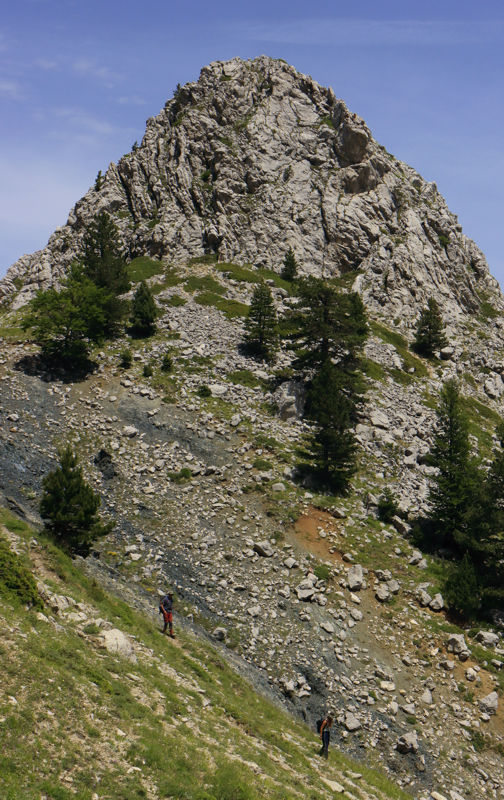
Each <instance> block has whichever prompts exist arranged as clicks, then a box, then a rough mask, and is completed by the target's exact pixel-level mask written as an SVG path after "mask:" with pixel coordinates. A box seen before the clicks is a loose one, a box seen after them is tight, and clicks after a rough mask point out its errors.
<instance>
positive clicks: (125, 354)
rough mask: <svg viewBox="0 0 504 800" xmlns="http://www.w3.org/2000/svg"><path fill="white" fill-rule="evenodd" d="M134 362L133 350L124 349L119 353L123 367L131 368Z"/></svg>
mask: <svg viewBox="0 0 504 800" xmlns="http://www.w3.org/2000/svg"><path fill="white" fill-rule="evenodd" d="M132 363H133V356H132V354H131V350H123V351H122V352H121V353H120V355H119V365H120V366H121V367H122V368H123V369H129V368H130V367H131V364H132Z"/></svg>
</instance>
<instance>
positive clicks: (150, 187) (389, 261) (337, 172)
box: [0, 56, 504, 319]
mask: <svg viewBox="0 0 504 800" xmlns="http://www.w3.org/2000/svg"><path fill="white" fill-rule="evenodd" d="M102 210H105V211H107V212H108V213H109V214H111V215H112V217H113V218H114V220H115V221H116V223H117V225H118V227H119V229H120V232H121V236H122V240H123V243H124V249H125V252H126V253H127V256H128V257H129V258H134V257H135V256H138V255H144V254H146V255H149V256H151V257H154V258H159V259H161V260H166V261H167V262H169V263H172V264H175V265H176V264H182V263H187V261H188V260H190V259H191V258H194V257H197V256H202V255H204V254H216V255H217V257H218V259H219V261H233V262H235V263H239V264H240V263H241V264H243V263H253V264H256V265H263V266H268V267H273V268H277V269H278V268H279V266H280V264H281V263H282V260H283V257H284V255H285V252H286V250H287V249H288V247H292V248H293V250H294V251H295V253H296V256H297V258H298V261H299V263H300V267H301V271H302V272H304V273H312V274H317V275H321V274H322V275H324V276H327V277H330V276H339V275H341V274H343V273H348V272H350V273H354V274H355V281H354V288H355V289H356V290H358V291H359V292H360V293H361V295H362V296H363V299H364V301H365V302H366V303H367V304H368V305H370V306H371V307H373V306H374V307H375V308H377V309H380V308H382V307H384V306H386V307H387V309H388V310H390V313H392V314H394V315H400V316H401V317H403V318H404V319H407V318H408V317H410V318H413V317H416V315H417V313H418V308H419V306H421V305H423V304H425V302H426V300H427V298H428V297H429V296H432V295H434V294H435V296H436V297H437V298H438V299H439V300H440V301H441V302H442V304H443V306H444V310H445V313H447V314H449V315H450V317H452V318H453V317H458V316H459V315H460V314H463V313H465V312H471V311H475V310H476V309H477V308H478V307H479V305H480V302H481V300H482V299H484V297H485V296H487V295H488V293H489V292H490V293H491V294H492V295H495V297H494V298H493V302H494V304H495V305H497V306H498V307H500V308H502V307H504V304H503V300H502V298H501V295H500V293H499V290H498V285H497V283H496V281H495V280H494V279H493V278H492V277H491V276H490V273H489V271H488V266H487V264H486V260H485V258H484V256H483V254H482V253H481V251H480V250H479V249H478V248H477V246H476V245H475V244H474V242H472V241H471V240H469V239H467V238H466V237H465V236H464V235H463V233H462V229H461V226H460V225H459V224H458V221H457V218H456V217H455V215H453V214H452V213H451V212H450V211H449V210H448V208H447V206H446V203H445V202H444V200H443V198H442V197H441V196H440V194H439V192H438V191H437V188H436V185H435V184H433V183H428V182H426V181H424V180H423V179H422V177H421V176H420V175H419V174H418V173H416V172H415V170H413V169H412V168H411V167H409V166H407V165H406V164H403V163H401V162H399V161H398V160H397V159H395V158H394V157H393V156H392V155H390V153H388V152H387V151H386V150H385V149H384V147H382V146H381V145H379V144H378V143H377V142H376V141H375V140H374V139H373V138H372V136H371V133H370V131H369V129H368V128H367V126H366V125H365V123H364V122H363V120H362V119H360V118H359V117H358V116H357V115H356V114H354V113H352V112H351V111H349V110H348V109H347V107H346V105H345V104H344V102H343V101H342V100H339V99H337V98H336V96H335V94H334V92H333V91H332V89H330V88H329V89H327V88H324V87H322V86H320V85H319V84H318V83H316V81H314V80H313V79H312V78H310V77H309V76H307V75H303V74H301V73H299V72H297V71H296V70H295V69H294V68H293V67H291V66H289V65H288V64H286V63H285V62H283V61H281V60H277V59H272V58H269V57H267V56H260V57H259V58H256V59H253V60H250V61H245V60H242V59H239V58H234V59H232V60H230V61H215V62H213V63H212V64H210V65H208V66H206V67H204V68H203V70H202V71H201V75H200V77H199V80H198V81H197V82H194V83H188V84H186V85H185V86H183V87H178V88H177V90H176V91H175V94H174V97H173V99H172V100H170V101H168V102H167V104H166V105H165V107H164V109H163V110H162V111H161V112H160V114H158V115H157V116H156V117H152V118H150V119H149V120H148V121H147V126H146V132H145V135H144V138H143V141H142V143H141V145H140V146H139V147H134V148H133V150H132V151H131V152H130V153H129V154H127V155H125V156H123V157H122V158H121V159H120V160H119V161H118V163H117V164H111V165H110V166H109V168H108V170H107V171H106V174H105V175H104V178H103V181H102V182H101V185H100V186H98V187H94V188H92V189H90V190H89V192H88V193H87V194H86V195H85V196H84V197H83V198H81V200H79V201H78V202H77V203H76V205H75V206H74V208H73V209H72V210H71V212H70V214H69V217H68V221H67V223H66V225H64V226H63V227H61V228H58V229H57V230H56V231H55V233H54V234H53V235H52V236H51V238H50V239H49V242H48V245H47V247H46V248H44V249H43V250H41V251H38V252H37V253H34V254H32V255H29V256H23V257H22V258H21V259H19V261H17V262H16V263H15V264H14V265H13V266H12V267H11V268H10V270H9V272H8V274H7V276H6V278H5V279H4V280H3V281H2V282H0V297H2V295H3V296H4V297H9V298H12V297H13V295H14V294H15V293H16V291H17V289H16V284H17V285H18V286H19V284H22V285H23V288H22V289H21V291H20V292H19V293H18V294H17V296H16V297H15V299H14V305H15V306H17V307H19V306H21V305H23V304H24V303H25V302H27V301H28V300H29V299H30V297H31V296H32V295H33V293H34V291H36V290H37V289H38V288H40V287H47V286H49V285H51V284H52V283H54V282H58V281H59V280H60V279H61V278H62V277H63V276H64V275H65V273H66V271H67V269H68V267H69V265H70V264H71V262H72V261H73V260H75V259H76V258H78V257H79V254H80V252H81V248H82V239H83V236H84V233H85V230H86V228H87V226H88V225H89V223H90V221H91V219H92V218H93V217H94V216H95V215H96V213H98V212H99V211H102ZM16 279H17V280H16ZM14 281H15V283H14Z"/></svg>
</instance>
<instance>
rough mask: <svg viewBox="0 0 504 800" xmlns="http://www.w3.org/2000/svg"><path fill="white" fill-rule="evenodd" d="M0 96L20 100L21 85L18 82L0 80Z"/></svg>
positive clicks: (21, 95)
mask: <svg viewBox="0 0 504 800" xmlns="http://www.w3.org/2000/svg"><path fill="white" fill-rule="evenodd" d="M0 96H2V97H8V98H10V99H11V100H21V99H22V97H23V90H22V87H21V84H20V83H19V82H18V81H13V80H8V79H3V78H0Z"/></svg>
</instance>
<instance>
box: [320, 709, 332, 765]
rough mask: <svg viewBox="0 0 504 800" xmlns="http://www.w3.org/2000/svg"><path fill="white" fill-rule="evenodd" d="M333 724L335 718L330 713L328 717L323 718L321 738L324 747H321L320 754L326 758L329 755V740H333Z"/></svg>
mask: <svg viewBox="0 0 504 800" xmlns="http://www.w3.org/2000/svg"><path fill="white" fill-rule="evenodd" d="M332 724H333V718H332V717H331V715H330V714H328V715H327V717H326V718H325V719H323V720H322V725H321V726H320V739H321V741H322V747H321V748H320V751H319V756H324V758H328V757H329V742H330V740H331V728H332Z"/></svg>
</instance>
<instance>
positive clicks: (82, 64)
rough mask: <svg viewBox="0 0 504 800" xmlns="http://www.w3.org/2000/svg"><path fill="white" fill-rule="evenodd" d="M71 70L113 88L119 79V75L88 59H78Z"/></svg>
mask: <svg viewBox="0 0 504 800" xmlns="http://www.w3.org/2000/svg"><path fill="white" fill-rule="evenodd" d="M72 68H73V70H74V72H77V73H78V74H79V75H82V76H84V77H89V78H94V79H95V80H99V81H102V82H103V83H105V85H106V86H108V87H112V86H114V85H115V84H116V83H117V81H118V80H119V79H120V75H118V74H117V73H115V72H113V71H112V70H111V69H109V68H108V67H106V66H103V65H100V64H97V63H96V61H93V60H92V59H89V58H80V59H78V60H77V61H74V63H73V65H72Z"/></svg>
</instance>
